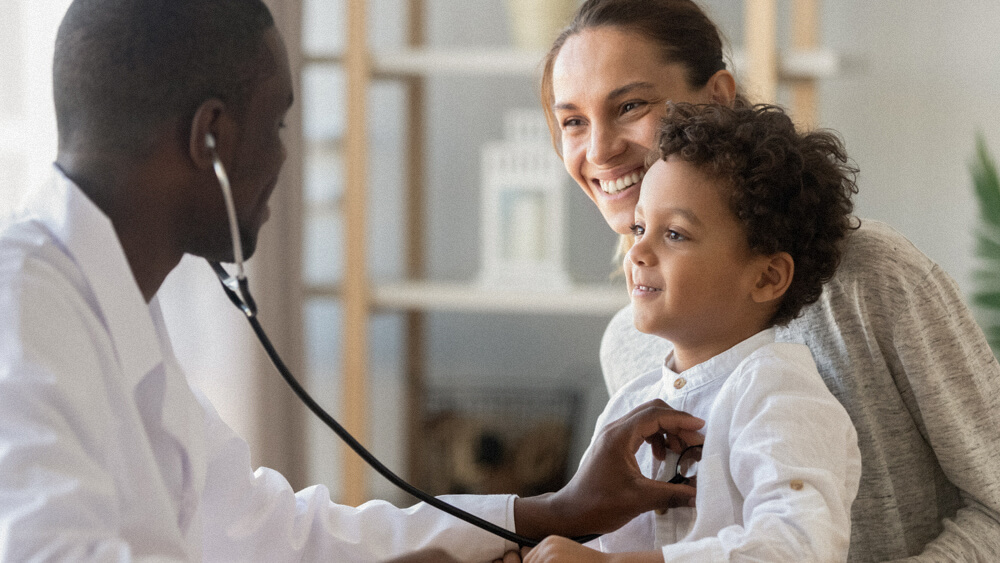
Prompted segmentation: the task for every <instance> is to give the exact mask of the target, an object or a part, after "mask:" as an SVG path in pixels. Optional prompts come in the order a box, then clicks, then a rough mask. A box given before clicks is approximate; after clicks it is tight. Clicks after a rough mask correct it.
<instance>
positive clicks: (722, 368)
mask: <svg viewBox="0 0 1000 563" xmlns="http://www.w3.org/2000/svg"><path fill="white" fill-rule="evenodd" d="M775 334H776V331H775V329H774V327H771V328H768V329H764V330H762V331H760V332H758V333H757V334H755V335H753V336H751V337H750V338H747V339H746V340H744V341H742V342H740V343H739V344H737V345H736V346H733V347H732V348H730V349H728V350H726V351H725V352H722V353H721V354H718V355H716V356H713V357H712V358H709V359H708V360H706V361H704V362H702V363H700V364H698V365H696V366H694V367H691V368H689V369H686V370H684V371H683V372H681V373H677V372H675V371H674V370H673V369H671V367H670V366H672V365H673V364H674V351H673V350H672V349H671V350H670V353H669V354H667V357H666V359H664V361H663V367H662V368H661V369H662V373H663V381H664V382H666V385H664V388H665V390H666V394H667V398H668V400H669V399H670V398H673V397H676V396H678V395H681V394H682V393H687V392H689V391H691V390H692V389H697V388H698V387H700V386H701V385H704V384H706V383H709V382H711V381H714V380H715V379H718V378H720V377H727V376H729V374H731V373H733V371H735V370H736V368H737V366H739V365H740V363H741V362H742V361H743V360H745V359H746V358H747V357H748V356H749V355H750V354H752V353H754V352H755V351H756V350H757V349H758V348H760V347H762V346H765V345H767V344H770V343H772V342H774V341H775V340H774V338H775ZM678 379H683V384H680V385H674V382H675V381H677V380H678Z"/></svg>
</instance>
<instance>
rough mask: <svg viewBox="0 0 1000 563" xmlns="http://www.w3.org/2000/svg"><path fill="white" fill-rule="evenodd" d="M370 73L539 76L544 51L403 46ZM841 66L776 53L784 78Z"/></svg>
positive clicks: (741, 67) (735, 56)
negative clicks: (412, 47)
mask: <svg viewBox="0 0 1000 563" xmlns="http://www.w3.org/2000/svg"><path fill="white" fill-rule="evenodd" d="M369 56H370V58H371V68H372V73H373V74H374V75H375V76H376V77H378V78H403V77H407V76H525V77H531V78H537V77H539V76H541V70H542V58H543V57H545V52H544V51H519V50H514V49H474V50H469V49H461V50H460V49H403V50H399V51H385V52H379V53H372V54H370V55H369ZM730 59H731V60H732V63H733V64H732V66H733V67H734V72H736V73H738V74H741V73H743V72H744V71H745V70H746V66H747V55H746V52H745V51H743V50H742V49H736V50H734V51H732V52H731V53H730ZM306 61H307V62H312V63H330V64H339V63H341V62H343V57H339V56H311V57H307V58H306ZM843 68H844V62H843V60H842V59H841V57H840V55H838V54H837V53H835V52H833V51H831V50H829V49H785V50H782V51H780V52H779V53H778V74H779V76H780V77H781V78H782V79H784V80H807V79H815V78H829V77H831V76H836V75H837V74H838V73H839V72H841V71H842V70H843Z"/></svg>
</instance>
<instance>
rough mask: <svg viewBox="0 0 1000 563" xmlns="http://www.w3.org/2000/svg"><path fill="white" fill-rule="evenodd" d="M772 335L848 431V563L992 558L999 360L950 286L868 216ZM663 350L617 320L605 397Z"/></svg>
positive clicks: (624, 313) (624, 316)
mask: <svg viewBox="0 0 1000 563" xmlns="http://www.w3.org/2000/svg"><path fill="white" fill-rule="evenodd" d="M778 340H779V341H791V342H802V343H805V344H806V345H808V346H809V349H810V350H812V353H813V356H815V358H816V364H817V366H818V367H819V371H820V374H822V376H823V379H824V380H825V381H826V384H827V386H828V387H829V388H830V390H831V391H832V392H833V394H834V395H835V396H836V397H837V398H838V399H839V400H840V402H841V403H843V405H844V407H845V408H846V409H847V412H848V413H849V414H850V416H851V419H852V420H853V421H854V425H855V427H856V428H857V431H858V441H859V445H860V447H861V459H862V463H863V469H862V475H861V488H860V490H859V492H858V497H857V499H856V500H855V501H854V505H853V508H852V533H851V551H850V560H851V561H885V560H894V559H902V558H905V557H908V556H919V557H915V558H914V559H913V560H914V561H997V562H1000V365H998V364H997V361H996V359H995V358H994V357H993V354H992V352H991V351H990V348H989V346H988V345H987V343H986V341H985V338H984V336H983V333H982V331H981V330H980V329H979V327H978V326H977V325H976V323H975V321H974V320H973V318H972V316H971V314H970V312H969V309H968V307H966V305H965V304H964V302H963V300H962V296H961V294H960V293H959V291H958V288H957V286H956V285H955V283H954V281H952V279H951V278H950V277H949V276H948V275H947V274H946V273H945V272H944V271H942V270H941V269H940V268H939V267H938V266H937V265H936V264H934V263H933V262H932V261H931V260H930V259H929V258H927V257H926V256H925V255H924V254H922V253H921V252H920V251H919V250H917V249H916V248H915V247H914V246H913V245H912V244H911V243H910V242H909V241H907V240H906V239H905V238H903V237H902V236H901V235H900V234H899V233H897V232H895V231H894V230H892V229H891V228H889V227H888V226H886V225H884V224H881V223H878V222H875V221H867V220H866V221H864V222H863V224H862V227H861V228H860V229H859V230H857V231H855V232H853V233H852V234H851V235H850V236H849V238H848V240H847V244H846V250H845V253H844V256H843V260H842V262H841V265H840V268H839V270H838V271H837V274H836V276H835V277H834V279H833V280H831V281H830V282H829V283H828V284H827V285H826V286H825V288H824V291H823V295H822V297H821V298H820V300H819V301H818V302H817V303H815V304H814V305H812V306H810V307H808V308H806V309H805V310H804V311H803V314H802V316H800V317H799V318H797V319H795V320H794V321H792V323H791V324H790V325H789V326H788V327H786V328H783V329H779V331H778ZM669 348H670V343H669V342H667V341H665V340H663V339H661V338H657V337H655V336H650V335H647V334H643V333H640V332H638V331H637V330H636V329H635V327H634V326H633V325H632V312H631V308H630V307H626V308H625V309H622V310H621V311H619V312H618V314H616V315H615V317H614V318H613V319H612V321H611V323H610V324H609V325H608V328H607V330H606V331H605V333H604V339H603V341H602V343H601V366H602V369H603V371H604V378H605V382H606V383H607V386H608V390H609V391H610V392H611V393H614V392H615V391H617V390H618V389H619V388H620V387H621V386H622V385H623V384H624V383H625V382H626V381H628V380H630V379H631V378H633V377H637V376H639V375H641V374H643V373H646V372H648V371H650V370H652V369H656V368H657V367H658V366H659V365H660V364H661V363H662V361H663V358H664V357H665V356H666V353H667V351H668V350H669Z"/></svg>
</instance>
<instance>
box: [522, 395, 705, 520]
mask: <svg viewBox="0 0 1000 563" xmlns="http://www.w3.org/2000/svg"><path fill="white" fill-rule="evenodd" d="M704 425H705V421H703V420H701V419H700V418H696V417H694V416H692V415H690V414H687V413H684V412H681V411H678V410H674V409H672V408H670V407H669V406H668V405H667V404H666V403H664V402H663V401H661V400H659V399H657V400H654V401H650V402H648V403H644V404H642V405H640V406H638V407H636V408H635V409H634V410H632V412H630V413H628V414H626V415H625V416H623V417H622V418H620V419H618V420H616V421H614V422H611V423H609V424H608V425H607V426H605V427H604V428H603V429H602V430H601V431H600V433H599V434H598V435H597V437H596V438H595V440H594V443H593V444H592V445H591V449H590V452H589V454H588V456H587V457H586V458H585V459H584V461H583V464H582V465H581V466H580V469H579V470H578V471H577V473H576V475H574V476H573V479H572V480H570V482H569V483H568V484H567V485H566V486H565V487H563V488H562V489H560V490H559V491H558V492H555V493H549V494H547V495H541V496H537V497H529V498H524V499H521V498H517V499H515V500H514V524H515V526H516V528H517V532H518V533H519V534H521V535H524V536H527V537H530V538H541V537H545V536H548V535H559V536H564V537H575V536H582V535H586V534H595V533H596V534H603V533H607V532H612V531H614V530H617V529H618V528H620V527H622V526H623V525H624V524H626V523H627V522H628V521H629V520H632V519H633V518H635V517H636V516H638V515H639V514H642V513H643V512H648V511H650V510H654V509H659V510H665V509H667V508H674V507H678V506H691V505H692V503H693V502H694V495H695V489H694V487H690V486H688V485H674V484H670V483H665V482H662V481H655V480H653V479H649V478H647V477H645V476H643V474H642V473H641V471H640V470H639V464H638V462H637V461H636V459H635V454H636V452H637V451H639V447H640V446H642V444H643V443H646V442H648V443H649V444H651V446H652V448H653V454H654V455H655V456H656V457H657V458H660V459H662V458H663V457H664V456H665V455H666V451H667V450H668V449H670V450H673V451H675V452H677V453H680V451H681V449H682V447H683V444H685V443H687V444H693V443H700V440H701V439H702V438H701V435H700V434H698V432H697V430H698V429H700V428H701V427H703V426H704Z"/></svg>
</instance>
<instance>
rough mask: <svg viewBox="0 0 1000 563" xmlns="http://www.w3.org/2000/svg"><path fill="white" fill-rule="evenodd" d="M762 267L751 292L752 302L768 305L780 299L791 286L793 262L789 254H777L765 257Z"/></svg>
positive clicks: (793, 270)
mask: <svg viewBox="0 0 1000 563" xmlns="http://www.w3.org/2000/svg"><path fill="white" fill-rule="evenodd" d="M762 266H763V268H762V269H761V272H760V276H759V277H758V278H757V283H756V284H755V285H754V288H753V290H752V292H751V296H752V297H753V300H754V301H755V302H757V303H768V302H771V301H774V300H776V299H780V298H781V297H782V296H783V295H784V294H785V292H786V291H788V286H789V285H791V284H792V276H793V275H795V261H794V260H792V256H791V254H789V253H787V252H778V253H776V254H772V255H770V256H765V257H764V263H763V265H762Z"/></svg>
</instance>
